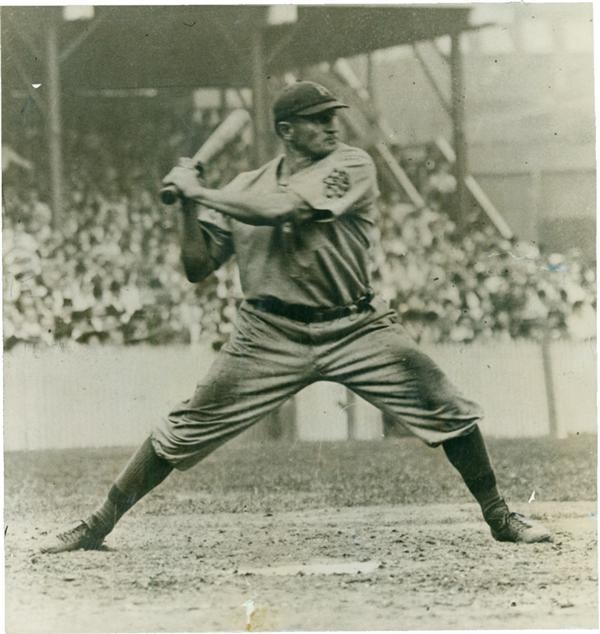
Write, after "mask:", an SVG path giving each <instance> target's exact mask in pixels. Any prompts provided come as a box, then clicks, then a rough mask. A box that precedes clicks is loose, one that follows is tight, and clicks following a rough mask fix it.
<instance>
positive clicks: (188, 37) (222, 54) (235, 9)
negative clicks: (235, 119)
mask: <svg viewBox="0 0 600 634" xmlns="http://www.w3.org/2000/svg"><path fill="white" fill-rule="evenodd" d="M1 11H2V82H3V85H4V88H5V89H6V88H20V87H22V86H23V82H24V81H28V82H29V81H31V82H36V81H42V80H43V77H44V76H45V73H46V53H45V39H46V38H45V30H46V27H47V24H48V21H49V20H50V19H60V28H59V34H58V35H59V43H58V44H59V48H60V50H61V51H62V53H63V60H62V63H61V83H62V88H63V90H66V91H68V90H74V89H75V88H78V89H101V88H171V87H178V88H181V87H184V86H186V87H200V86H248V85H249V83H250V78H251V76H252V67H251V66H252V53H253V50H254V48H253V41H254V38H255V37H256V33H257V32H259V27H260V25H263V24H265V7H261V6H247V5H246V6H224V5H220V6H212V5H211V6H208V5H195V6H194V5H191V6H190V5H188V6H121V7H115V6H100V7H95V16H94V18H93V19H92V20H89V21H75V22H67V21H63V20H62V17H61V14H60V8H57V7H3V8H2V10H1ZM469 11H470V9H469V8H468V7H465V6H464V5H463V6H448V5H432V6H426V5H417V6H406V5H404V6H389V5H387V6H339V5H337V6H335V5H330V6H299V7H298V8H297V21H296V22H294V23H291V24H279V25H269V26H266V27H265V28H264V31H263V36H264V50H265V54H266V64H267V71H268V72H270V73H280V72H284V71H288V70H297V69H299V68H302V67H304V66H308V65H312V64H315V63H318V62H322V61H331V60H335V59H336V58H338V57H351V56H354V55H358V54H361V53H366V52H369V51H373V50H376V49H382V48H388V47H391V46H396V45H400V44H406V43H410V42H414V41H418V40H423V39H432V38H436V37H439V36H442V35H445V34H449V33H454V32H457V31H461V30H464V29H466V28H468V27H469V24H468V15H469ZM70 52H71V54H69V53H70Z"/></svg>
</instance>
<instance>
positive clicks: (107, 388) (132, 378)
mask: <svg viewBox="0 0 600 634" xmlns="http://www.w3.org/2000/svg"><path fill="white" fill-rule="evenodd" d="M423 349H424V350H425V351H427V352H428V353H429V354H431V355H432V356H433V357H434V358H435V359H436V360H437V362H438V363H439V364H440V366H441V367H442V368H443V369H444V370H445V371H446V373H447V374H448V375H449V376H450V378H451V379H452V381H453V382H454V383H455V384H456V385H457V386H458V387H459V389H460V390H461V391H462V392H463V393H465V395H468V396H469V397H470V398H473V399H475V400H478V401H479V402H480V403H481V404H482V405H483V406H484V409H485V411H486V418H485V419H484V421H483V423H482V427H483V429H484V431H485V433H486V435H488V436H492V437H508V438H519V437H533V436H544V435H548V434H553V435H556V436H559V437H564V436H566V435H568V434H574V433H585V432H591V433H594V432H595V431H596V356H595V342H594V343H592V342H589V343H572V342H556V343H553V344H551V345H550V346H549V348H548V349H547V354H546V355H544V354H543V350H542V347H541V346H540V345H539V344H535V343H507V344H493V345H470V346H456V345H426V346H423ZM214 356H215V352H214V351H213V350H212V348H211V347H210V346H209V345H198V346H194V347H191V346H167V347H119V348H112V347H89V346H82V347H79V348H75V349H69V350H66V349H62V348H60V347H59V346H56V347H54V348H50V349H41V348H33V347H26V346H19V347H17V348H16V349H14V350H12V351H10V352H7V353H5V355H4V443H5V449H7V450H16V449H47V448H67V447H103V446H120V445H123V446H125V445H135V444H137V443H138V442H139V441H140V440H142V439H143V438H144V437H145V436H146V435H147V434H148V432H149V430H150V429H151V428H152V426H153V424H154V422H155V421H156V420H157V419H158V418H159V417H160V416H162V415H163V414H164V413H166V412H167V411H168V409H169V408H170V407H171V406H172V405H173V404H174V403H176V402H177V401H179V400H181V399H182V398H185V397H187V396H189V395H190V394H191V392H192V391H193V389H194V386H195V384H196V382H197V380H198V379H199V377H201V376H202V375H203V373H204V372H205V371H206V369H207V368H208V366H209V364H210V362H211V361H212V359H213V358H214ZM549 395H552V398H550V397H549ZM294 405H295V407H288V408H286V411H285V416H284V418H285V419H286V423H287V427H288V429H287V433H286V436H288V437H289V436H291V435H294V436H295V437H297V438H299V439H301V440H341V439H345V438H348V437H352V438H357V439H371V438H380V437H382V435H383V424H382V419H381V416H380V414H379V412H378V411H377V410H376V409H374V408H373V407H371V406H370V405H368V404H367V403H365V402H364V401H362V399H360V398H354V399H349V398H348V394H347V392H346V390H345V389H344V388H343V387H341V386H338V385H334V384H329V383H319V384H315V385H313V386H310V387H309V388H306V389H305V390H303V391H302V392H301V393H300V394H299V395H298V396H297V397H296V399H295V402H294ZM294 412H295V419H296V421H295V426H294V423H293V420H289V422H288V419H293V418H294ZM260 427H265V425H259V426H258V429H257V430H250V431H249V432H246V433H248V434H250V435H254V436H255V437H260ZM292 428H293V429H294V433H293V434H292V432H291V429H292Z"/></svg>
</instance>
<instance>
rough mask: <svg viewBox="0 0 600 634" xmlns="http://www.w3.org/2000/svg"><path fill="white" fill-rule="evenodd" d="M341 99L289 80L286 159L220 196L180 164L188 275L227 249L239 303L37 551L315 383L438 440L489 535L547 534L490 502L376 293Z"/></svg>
mask: <svg viewBox="0 0 600 634" xmlns="http://www.w3.org/2000/svg"><path fill="white" fill-rule="evenodd" d="M345 107H346V106H345V105H344V104H343V103H341V102H340V101H338V99H337V98H336V97H335V96H334V95H333V94H332V93H331V92H329V90H327V89H326V88H325V87H323V86H321V85H319V84H316V83H313V82H307V81H302V82H297V83H296V84H294V85H292V86H290V87H288V88H286V89H285V90H284V91H283V92H282V94H281V95H280V96H279V97H278V98H277V100H276V101H275V103H274V106H273V115H274V121H275V131H276V133H277V135H278V136H279V138H280V140H281V141H282V143H283V147H284V152H283V154H282V155H281V156H278V157H276V158H275V159H273V160H271V161H270V162H268V163H266V164H265V165H263V166H262V167H260V168H259V169H257V170H254V171H251V172H245V173H242V174H240V175H239V176H237V177H236V178H234V180H233V181H232V182H231V183H229V185H227V186H226V187H224V188H223V189H218V190H217V189H209V188H206V187H205V186H204V185H203V184H202V182H200V181H199V179H198V177H197V173H196V172H195V171H194V169H193V166H192V165H191V164H189V162H186V161H185V160H183V161H182V162H181V163H180V165H178V166H177V167H175V168H174V169H173V170H172V171H171V172H170V173H169V175H168V176H167V177H166V178H165V179H164V183H165V184H172V185H175V186H176V187H177V188H178V190H179V191H180V192H181V196H182V204H181V251H182V261H183V265H184V269H185V272H186V275H187V277H188V279H189V280H190V281H191V282H198V281H199V280H202V279H204V278H205V277H207V276H208V275H210V274H211V273H212V272H213V271H215V270H216V269H217V268H218V267H219V266H221V265H222V264H223V263H224V262H225V261H226V260H227V259H228V258H229V257H230V256H231V255H232V254H233V253H235V254H236V257H237V262H238V265H239V270H240V278H241V283H242V289H243V292H244V297H245V300H244V302H243V303H242V305H241V307H240V309H239V311H238V315H237V321H236V327H235V331H234V333H233V334H232V335H231V338H230V340H229V341H228V343H227V344H226V345H225V346H224V347H223V348H222V349H221V351H220V353H219V355H218V357H217V359H216V360H215V362H214V364H213V365H212V367H211V368H210V370H209V372H208V375H207V376H206V377H205V378H204V379H203V380H202V381H201V382H200V383H199V384H198V386H197V388H196V390H195V392H194V394H193V395H192V396H191V398H189V399H188V400H186V401H183V402H182V403H180V404H179V405H178V406H177V407H175V408H174V409H173V410H172V411H171V412H170V413H169V415H168V416H167V417H165V418H164V419H163V420H162V421H160V423H159V424H158V426H157V427H156V428H155V429H154V430H153V432H152V434H151V435H150V437H149V438H148V439H147V440H146V441H145V442H144V443H143V444H142V446H141V447H140V448H139V449H138V451H137V452H136V453H135V454H134V455H133V456H132V458H131V459H130V461H129V462H128V463H127V465H126V466H125V468H124V470H123V471H122V472H121V474H120V475H119V476H118V477H117V479H116V480H115V482H114V485H113V486H112V488H111V489H110V491H109V492H108V496H107V498H106V499H105V500H104V502H103V503H102V504H101V505H100V506H99V507H98V508H97V509H96V510H95V512H94V513H92V514H91V515H90V517H88V518H87V519H86V520H85V521H83V522H81V523H79V524H78V525H76V526H75V527H74V528H72V529H70V530H67V531H66V532H64V533H61V534H59V535H58V536H56V538H55V539H54V540H53V541H52V543H50V544H48V545H46V546H44V547H43V549H42V550H43V551H44V552H48V553H57V552H62V551H69V550H76V549H80V548H84V549H94V548H98V547H99V546H100V545H101V544H102V542H103V540H104V538H105V537H106V535H108V533H110V531H112V529H113V528H114V526H115V524H116V523H117V521H118V520H119V518H120V517H121V516H122V515H123V514H124V513H125V512H126V511H127V510H128V509H129V508H131V507H132V506H133V505H134V504H135V503H136V502H137V501H138V500H140V499H141V498H142V497H143V496H144V495H145V494H146V493H148V492H149V491H150V490H151V489H153V488H154V487H155V486H157V485H158V484H159V483H160V482H162V481H163V480H164V478H166V476H167V475H168V474H169V473H170V472H171V471H172V470H173V469H180V470H184V469H188V468H190V467H192V466H194V465H195V464H196V463H197V462H199V461H200V460H202V459H203V458H205V457H206V456H207V455H208V454H210V453H211V452H212V451H214V450H215V449H217V448H218V447H220V446H221V445H222V444H223V443H225V442H226V441H228V440H230V439H232V438H234V437H235V436H236V435H237V434H239V433H241V432H243V431H244V430H245V429H248V428H249V427H251V426H252V425H253V424H254V423H256V422H257V421H258V420H260V419H261V418H263V417H264V416H265V415H266V414H268V413H269V412H271V411H272V410H274V409H275V408H277V407H279V406H280V405H281V404H282V403H283V402H284V401H285V400H286V399H288V398H290V397H291V396H293V395H294V394H296V392H298V391H299V390H301V389H302V388H304V387H306V386H307V385H309V384H310V383H312V382H314V381H320V380H325V381H335V382H338V383H341V384H343V385H345V386H346V387H348V388H349V389H351V390H353V391H354V392H355V393H356V394H358V395H360V396H361V397H363V398H364V399H366V400H367V401H369V402H371V403H373V404H374V405H375V406H377V407H378V408H379V409H380V410H382V411H383V412H385V413H386V414H388V415H390V416H393V417H394V418H395V419H396V420H397V421H398V423H399V424H402V425H404V426H405V427H407V428H408V429H409V430H410V431H411V432H412V433H413V434H415V435H416V436H418V437H419V438H420V439H421V440H423V441H424V442H425V443H427V444H428V445H430V446H432V447H435V446H437V445H442V447H443V449H444V451H445V453H446V455H447V457H448V459H449V460H450V462H451V463H452V465H454V467H455V468H456V469H457V470H458V471H459V473H460V474H461V476H462V478H463V479H464V481H465V484H466V485H467V487H468V488H469V490H470V491H471V493H472V494H473V496H474V497H475V499H476V500H477V502H478V503H479V505H480V507H481V511H482V513H483V517H484V519H485V521H486V522H487V523H488V524H489V526H490V529H491V534H492V536H493V537H494V538H495V539H497V540H499V541H510V542H541V541H550V540H551V535H550V533H549V531H548V530H547V529H545V528H544V527H543V526H541V525H539V524H536V523H534V522H532V521H531V520H530V519H528V518H526V517H524V516H522V515H519V514H517V513H513V512H511V511H510V510H509V508H508V507H507V505H506V503H505V501H504V500H503V498H502V497H501V496H500V493H499V492H498V489H497V486H496V479H495V476H494V471H493V469H492V466H491V464H490V459H489V457H488V453H487V451H486V447H485V444H484V441H483V438H482V435H481V432H480V430H479V427H478V421H479V420H480V418H481V416H482V413H481V411H480V409H479V407H478V406H477V405H476V404H475V403H473V402H472V401H470V400H467V399H466V398H464V397H463V396H461V395H460V394H459V392H458V391H457V390H456V389H455V388H454V386H453V385H451V383H450V382H449V381H448V379H447V378H446V376H445V375H444V374H443V373H442V371H441V370H440V369H439V368H438V367H437V365H436V364H435V363H434V362H433V361H432V360H431V359H430V358H429V357H428V356H427V355H425V354H424V353H423V352H421V351H420V350H419V349H418V348H417V346H416V345H415V343H414V342H413V341H412V340H411V339H410V337H409V336H408V335H407V333H406V332H405V330H404V328H403V327H402V324H401V323H400V321H399V319H398V317H397V315H396V314H395V313H394V312H392V311H390V310H389V309H388V308H387V307H386V305H385V304H384V302H382V301H381V300H380V299H378V298H377V297H375V296H374V294H373V291H372V290H371V283H370V274H369V264H370V262H369V251H370V247H371V246H372V240H373V238H372V232H371V229H372V228H373V226H374V224H375V222H376V221H377V207H376V205H375V202H376V199H377V196H378V190H377V180H376V174H375V167H374V165H373V161H372V160H371V158H370V157H369V155H368V154H367V153H366V152H364V151H363V150H361V149H358V148H355V147H350V146H348V145H345V144H343V143H341V142H340V140H339V139H338V123H337V111H338V109H339V108H345Z"/></svg>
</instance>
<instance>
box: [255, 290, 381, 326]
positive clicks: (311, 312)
mask: <svg viewBox="0 0 600 634" xmlns="http://www.w3.org/2000/svg"><path fill="white" fill-rule="evenodd" d="M372 299H373V293H372V292H369V293H367V294H366V295H363V296H362V297H360V298H359V299H357V300H356V301H355V302H354V303H353V304H346V305H345V306H332V307H328V308H319V307H317V306H304V305H303V304H288V303H287V302H282V301H281V300H280V299H277V298H276V297H267V298H264V299H249V300H247V301H248V303H249V304H250V305H251V306H254V308H258V309H259V310H263V311H265V312H267V313H272V314H273V315H279V316H280V317H287V318H288V319H293V320H294V321H302V322H304V323H307V324H308V323H312V322H321V321H331V320H332V319H340V318H341V317H348V316H349V315H353V314H356V313H362V312H364V311H366V310H368V309H369V307H370V305H371V300H372Z"/></svg>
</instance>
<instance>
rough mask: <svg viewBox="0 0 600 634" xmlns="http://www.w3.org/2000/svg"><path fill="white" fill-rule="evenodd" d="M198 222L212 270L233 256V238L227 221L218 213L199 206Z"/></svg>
mask: <svg viewBox="0 0 600 634" xmlns="http://www.w3.org/2000/svg"><path fill="white" fill-rule="evenodd" d="M198 222H199V223H200V225H201V226H202V231H203V233H204V238H205V239H206V244H207V247H208V252H209V255H210V258H211V260H212V262H213V265H214V270H216V269H218V268H219V267H220V266H221V264H223V263H224V262H226V261H227V260H228V259H229V258H230V257H231V255H232V254H233V251H234V248H233V238H232V235H231V227H230V225H229V220H228V219H227V218H226V217H225V216H224V215H223V214H220V213H219V212H218V211H215V210H214V209H209V208H208V207H203V206H200V207H199V208H198Z"/></svg>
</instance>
